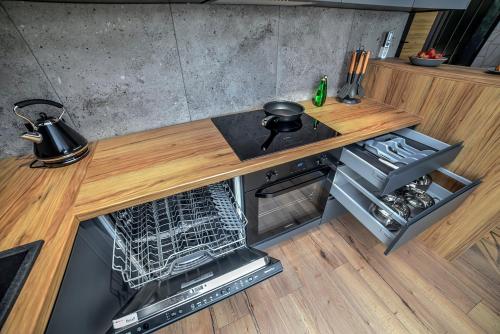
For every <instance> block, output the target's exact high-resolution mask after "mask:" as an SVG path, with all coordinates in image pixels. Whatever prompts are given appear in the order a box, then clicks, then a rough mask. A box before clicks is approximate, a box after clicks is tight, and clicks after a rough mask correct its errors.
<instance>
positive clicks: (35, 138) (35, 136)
mask: <svg viewBox="0 0 500 334" xmlns="http://www.w3.org/2000/svg"><path fill="white" fill-rule="evenodd" d="M21 138H23V139H26V140H29V141H31V142H33V143H35V144H40V143H41V142H42V140H43V137H42V135H41V134H40V133H39V132H25V133H23V134H22V135H21Z"/></svg>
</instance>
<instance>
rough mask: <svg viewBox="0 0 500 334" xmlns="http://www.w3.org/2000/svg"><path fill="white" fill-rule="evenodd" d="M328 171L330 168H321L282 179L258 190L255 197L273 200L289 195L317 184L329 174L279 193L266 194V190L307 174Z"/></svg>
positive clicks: (281, 190)
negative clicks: (285, 194)
mask: <svg viewBox="0 0 500 334" xmlns="http://www.w3.org/2000/svg"><path fill="white" fill-rule="evenodd" d="M327 170H328V167H324V166H323V167H319V168H314V169H312V170H309V171H307V172H305V173H301V174H299V175H294V176H290V177H287V178H284V179H281V180H278V181H275V182H273V183H271V184H269V185H266V186H265V187H263V188H260V189H258V190H257V191H256V192H255V197H257V198H273V197H276V196H279V195H282V194H284V193H287V192H289V191H292V190H295V189H298V188H301V187H304V186H307V185H310V184H312V183H314V182H317V181H318V180H320V179H322V178H326V176H327V173H325V174H322V175H319V176H317V177H314V178H312V179H307V180H305V181H303V182H300V183H297V184H294V185H291V186H290V187H286V188H283V189H280V190H278V191H274V192H266V191H265V190H266V189H267V188H269V187H272V186H275V185H276V184H280V183H283V182H287V181H290V180H293V179H296V178H299V177H301V176H304V175H307V174H310V173H313V172H317V171H319V172H321V171H327Z"/></svg>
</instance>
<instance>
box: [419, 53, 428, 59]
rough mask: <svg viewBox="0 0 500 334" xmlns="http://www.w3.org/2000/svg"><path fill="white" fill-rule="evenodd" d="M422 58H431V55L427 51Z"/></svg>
mask: <svg viewBox="0 0 500 334" xmlns="http://www.w3.org/2000/svg"><path fill="white" fill-rule="evenodd" d="M420 58H424V59H429V55H428V54H427V53H424V54H423V55H422V57H420Z"/></svg>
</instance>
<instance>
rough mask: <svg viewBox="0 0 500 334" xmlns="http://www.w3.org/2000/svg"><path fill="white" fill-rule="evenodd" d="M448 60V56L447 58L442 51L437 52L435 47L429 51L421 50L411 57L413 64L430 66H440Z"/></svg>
mask: <svg viewBox="0 0 500 334" xmlns="http://www.w3.org/2000/svg"><path fill="white" fill-rule="evenodd" d="M447 60H448V58H445V57H444V56H443V54H442V53H440V52H437V51H436V49H434V48H432V49H429V50H427V51H420V52H419V53H418V54H417V55H416V56H411V57H410V62H411V63H412V64H413V65H418V66H428V67H436V66H439V65H441V64H442V63H444V62H445V61H447Z"/></svg>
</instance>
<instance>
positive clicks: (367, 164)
mask: <svg viewBox="0 0 500 334" xmlns="http://www.w3.org/2000/svg"><path fill="white" fill-rule="evenodd" d="M389 136H397V137H400V138H404V139H405V140H407V141H408V142H411V143H413V144H414V145H415V146H416V148H417V149H420V150H424V149H427V150H426V151H425V152H432V153H427V154H426V156H424V157H421V158H419V159H418V160H414V161H412V162H410V163H408V164H405V165H403V166H400V167H399V168H397V167H396V166H395V165H394V163H392V162H389V163H387V160H386V159H383V158H381V157H379V156H377V155H376V154H374V153H372V152H369V151H368V150H367V149H365V148H364V147H362V146H361V145H358V144H355V145H350V146H348V147H345V148H344V149H343V151H342V154H341V157H340V161H342V162H343V163H344V164H345V165H347V166H349V168H351V169H352V170H354V171H355V172H356V173H358V174H360V175H363V176H364V178H365V179H366V180H367V181H369V182H370V183H371V184H372V185H374V186H375V187H376V188H377V192H378V194H380V195H385V194H388V193H390V192H392V191H394V190H396V189H398V188H400V187H402V186H404V185H405V184H408V183H410V182H412V181H413V180H415V179H417V178H419V177H420V176H422V175H425V174H427V173H430V172H432V171H434V170H436V169H438V168H440V167H441V166H443V165H445V164H447V163H449V162H451V161H453V159H455V157H456V156H457V154H458V153H459V152H460V150H461V149H462V143H457V144H454V145H448V144H446V143H443V142H441V141H439V140H436V139H434V138H432V137H429V136H426V135H424V134H422V133H419V132H417V131H414V130H411V129H402V130H399V131H396V132H394V133H393V134H391V135H389ZM386 137H388V135H385V136H380V137H377V138H375V140H378V139H380V138H386Z"/></svg>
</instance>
